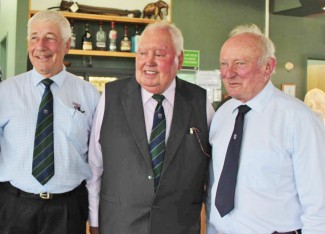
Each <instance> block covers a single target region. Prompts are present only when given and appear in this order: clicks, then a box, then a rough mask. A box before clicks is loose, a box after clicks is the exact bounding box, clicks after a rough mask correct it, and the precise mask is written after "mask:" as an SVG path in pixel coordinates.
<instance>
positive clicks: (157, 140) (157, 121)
mask: <svg viewBox="0 0 325 234" xmlns="http://www.w3.org/2000/svg"><path fill="white" fill-rule="evenodd" d="M152 97H153V98H154V99H155V100H156V101H157V102H158V104H157V106H156V109H155V114H154V118H153V125H152V130H151V135H150V142H149V152H150V155H151V164H152V170H153V175H154V183H155V191H156V189H157V187H158V185H159V180H160V173H161V169H162V166H163V161H164V156H165V137H166V119H165V113H164V108H163V106H162V102H163V100H164V98H165V97H164V96H163V95H158V94H154V95H153V96H152Z"/></svg>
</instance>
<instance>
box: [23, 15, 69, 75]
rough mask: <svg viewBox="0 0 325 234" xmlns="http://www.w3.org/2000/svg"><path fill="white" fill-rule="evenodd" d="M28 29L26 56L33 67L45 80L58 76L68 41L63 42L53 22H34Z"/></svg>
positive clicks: (57, 27)
mask: <svg viewBox="0 0 325 234" xmlns="http://www.w3.org/2000/svg"><path fill="white" fill-rule="evenodd" d="M30 29H31V30H30V35H29V38H28V55H29V59H30V61H31V63H32V64H33V67H34V68H35V69H36V71H37V72H39V73H40V74H41V75H43V76H44V77H45V78H49V77H52V76H54V75H56V74H58V73H59V72H60V71H61V70H62V68H63V59H64V55H65V54H66V53H68V51H69V48H70V40H68V41H67V42H64V40H63V39H62V35H61V32H60V28H59V26H58V25H57V24H55V23H53V22H37V21H35V22H34V23H33V24H32V25H31V28H30Z"/></svg>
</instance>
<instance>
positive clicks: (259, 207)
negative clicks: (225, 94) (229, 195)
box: [207, 81, 325, 234]
mask: <svg viewBox="0 0 325 234" xmlns="http://www.w3.org/2000/svg"><path fill="white" fill-rule="evenodd" d="M241 104H242V103H241V102H239V101H237V100H235V99H231V100H229V101H227V102H226V103H225V104H224V105H223V106H221V107H220V109H218V111H217V112H216V114H215V116H214V118H213V120H212V123H211V128H210V143H211V145H212V164H211V165H210V186H209V195H208V198H207V234H216V233H218V232H221V233H226V234H253V233H256V234H257V233H258V234H270V233H273V232H274V231H278V232H286V231H293V230H297V229H302V233H303V234H324V233H325V128H324V126H323V124H322V122H321V121H320V119H319V118H318V117H317V116H316V115H315V114H314V113H313V112H312V111H311V110H310V109H309V108H308V107H307V106H306V105H305V104H304V103H303V102H301V101H300V100H298V99H296V98H293V97H290V96H288V95H286V94H284V93H283V92H281V91H280V90H278V89H277V88H275V87H274V86H273V85H272V83H271V81H270V82H269V83H268V84H267V86H266V87H265V88H264V89H263V90H262V92H261V93H260V94H258V95H257V96H256V97H255V98H253V99H252V100H250V101H248V102H247V103H246V104H247V105H248V106H249V107H251V108H252V110H251V111H249V112H248V113H247V114H246V115H245V123H244V133H243V140H242V146H241V155H240V164H239V171H238V178H237V186H236V194H235V208H234V209H233V210H232V211H231V212H230V213H229V214H227V215H226V216H224V217H223V218H221V217H220V215H219V213H218V210H217V209H216V207H215V195H216V190H217V186H218V181H219V177H220V174H221V171H222V168H223V164H224V160H225V155H226V151H227V146H228V143H229V139H230V136H231V134H232V131H233V127H234V122H235V118H236V115H237V107H238V106H239V105H241Z"/></svg>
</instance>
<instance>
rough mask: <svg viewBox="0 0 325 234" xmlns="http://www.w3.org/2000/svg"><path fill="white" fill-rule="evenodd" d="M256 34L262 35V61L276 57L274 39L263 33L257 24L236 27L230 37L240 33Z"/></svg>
mask: <svg viewBox="0 0 325 234" xmlns="http://www.w3.org/2000/svg"><path fill="white" fill-rule="evenodd" d="M247 33H248V34H254V35H256V36H258V37H260V47H261V49H262V51H263V54H262V56H261V57H260V62H261V63H263V62H266V61H267V60H268V59H269V58H274V59H275V58H276V57H275V47H274V44H273V42H272V40H271V39H270V38H268V37H266V36H265V34H263V33H262V31H261V30H260V28H259V27H257V26H256V25H255V24H243V25H239V26H237V27H235V28H234V29H233V30H232V31H231V32H230V34H229V37H233V36H236V35H239V34H247Z"/></svg>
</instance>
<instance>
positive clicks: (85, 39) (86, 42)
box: [82, 24, 93, 50]
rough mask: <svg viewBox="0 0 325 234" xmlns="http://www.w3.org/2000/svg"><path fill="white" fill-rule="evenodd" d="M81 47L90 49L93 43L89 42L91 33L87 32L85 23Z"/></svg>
mask: <svg viewBox="0 0 325 234" xmlns="http://www.w3.org/2000/svg"><path fill="white" fill-rule="evenodd" d="M82 49H83V50H92V49H93V44H92V42H91V33H90V32H89V25H88V24H86V25H85V33H84V35H83V36H82Z"/></svg>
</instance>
